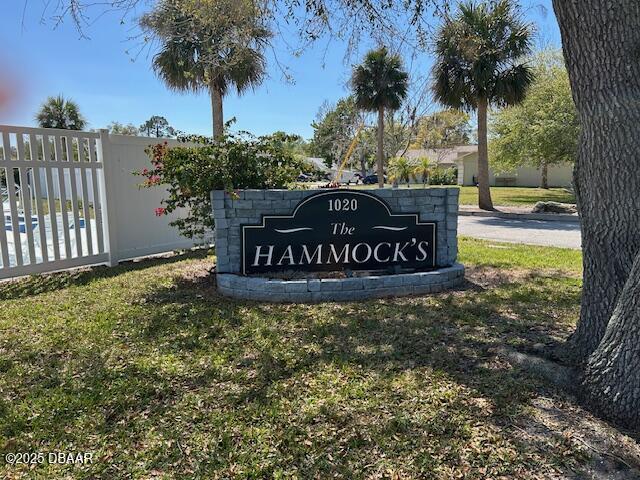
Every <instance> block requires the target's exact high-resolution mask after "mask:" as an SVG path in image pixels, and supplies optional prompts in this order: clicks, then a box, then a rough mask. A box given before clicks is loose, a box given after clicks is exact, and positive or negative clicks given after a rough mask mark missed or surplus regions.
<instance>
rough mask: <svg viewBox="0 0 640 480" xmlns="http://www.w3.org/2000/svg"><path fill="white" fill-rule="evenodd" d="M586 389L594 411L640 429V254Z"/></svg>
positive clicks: (588, 370)
mask: <svg viewBox="0 0 640 480" xmlns="http://www.w3.org/2000/svg"><path fill="white" fill-rule="evenodd" d="M584 390H585V392H586V393H587V399H588V402H589V404H590V406H591V408H592V410H595V411H596V412H597V413H599V414H600V415H601V416H603V417H605V418H607V419H609V420H611V421H613V422H616V423H620V424H623V425H625V427H627V428H632V429H635V430H640V254H638V255H637V256H636V260H635V263H634V266H633V269H632V270H631V273H630V274H629V278H628V279H627V282H626V284H625V287H624V289H623V290H622V293H621V294H620V297H619V299H618V303H617V305H616V308H615V310H614V312H613V316H612V317H611V320H609V324H608V326H607V329H606V332H605V335H604V338H603V339H602V342H600V345H599V346H598V348H597V349H596V351H595V352H593V354H592V355H591V356H590V357H589V361H588V363H587V368H586V370H585V375H584Z"/></svg>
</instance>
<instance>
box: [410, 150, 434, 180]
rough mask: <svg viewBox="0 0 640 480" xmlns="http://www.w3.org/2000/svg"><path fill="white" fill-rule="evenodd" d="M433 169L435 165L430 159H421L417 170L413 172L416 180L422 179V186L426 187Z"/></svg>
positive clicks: (416, 166) (416, 167) (417, 164)
mask: <svg viewBox="0 0 640 480" xmlns="http://www.w3.org/2000/svg"><path fill="white" fill-rule="evenodd" d="M432 167H433V163H432V162H431V159H430V158H429V157H420V158H419V159H418V161H417V162H416V165H415V168H414V170H413V175H414V177H415V179H416V180H417V179H418V178H421V179H422V186H423V187H425V186H426V185H427V183H428V182H429V174H430V173H431V168H432Z"/></svg>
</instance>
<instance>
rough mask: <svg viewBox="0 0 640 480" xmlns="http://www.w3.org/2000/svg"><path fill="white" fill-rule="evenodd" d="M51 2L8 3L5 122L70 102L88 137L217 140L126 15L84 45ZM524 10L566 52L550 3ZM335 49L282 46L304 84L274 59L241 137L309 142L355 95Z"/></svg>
mask: <svg viewBox="0 0 640 480" xmlns="http://www.w3.org/2000/svg"><path fill="white" fill-rule="evenodd" d="M25 2H27V3H26V8H25ZM45 2H46V0H8V1H4V2H2V4H1V5H0V20H1V23H2V28H1V29H0V45H2V48H1V49H0V64H1V65H3V67H4V68H2V69H1V70H0V82H2V81H3V79H2V77H1V75H4V78H5V80H4V82H5V83H6V77H7V75H9V76H10V78H11V79H12V83H13V84H15V85H16V86H17V88H16V89H15V90H17V93H16V94H15V95H14V97H15V101H14V102H13V106H12V108H10V109H8V110H6V109H5V110H0V123H4V124H13V125H34V123H35V122H34V115H35V112H36V111H37V109H38V107H39V105H40V104H41V103H42V102H43V100H44V99H45V98H46V97H47V96H49V95H56V94H58V93H62V94H64V95H65V96H69V97H71V98H72V99H73V100H75V101H76V102H77V103H78V104H79V105H80V108H81V111H82V113H83V114H84V116H85V117H86V118H87V120H88V121H89V128H103V127H105V126H106V125H107V124H108V123H110V122H111V121H113V120H116V121H119V122H122V123H129V122H131V123H133V124H134V125H136V126H137V125H140V124H141V123H142V122H143V121H144V120H146V119H147V118H149V117H150V116H151V115H162V116H164V117H166V118H167V119H168V120H169V122H170V123H171V124H172V125H173V126H174V127H176V128H178V129H179V130H182V131H186V132H189V133H200V134H207V135H208V134H210V131H211V111H210V103H209V99H208V96H206V95H204V94H201V95H194V94H180V93H175V92H171V91H169V90H168V89H167V88H165V86H164V85H163V84H162V83H161V82H160V81H159V80H158V79H157V78H156V77H155V75H154V73H153V72H152V71H151V69H150V62H151V57H150V55H149V54H148V53H143V54H142V55H139V56H138V57H137V58H135V59H133V58H132V55H131V54H129V55H128V54H127V53H126V51H127V50H135V49H136V48H135V47H136V42H135V41H131V40H128V39H129V37H131V36H132V34H134V33H135V31H134V30H132V29H133V23H132V21H129V22H127V23H125V24H123V25H121V24H120V21H119V20H120V18H119V17H118V16H117V15H115V14H105V15H103V16H101V17H100V18H99V19H97V20H96V21H95V22H94V23H93V24H92V25H91V26H89V27H86V29H85V33H86V34H87V36H89V37H90V38H89V39H86V38H80V36H79V34H78V32H77V31H76V29H75V27H74V26H73V25H72V24H71V22H69V21H66V22H65V23H63V24H62V25H60V26H58V27H57V28H54V27H53V24H52V23H51V22H50V21H45V22H43V21H42V12H43V5H44V3H45ZM523 6H524V7H525V11H526V15H527V17H528V18H529V20H530V21H532V22H534V23H535V24H536V25H537V29H538V39H537V43H538V44H539V45H542V44H544V45H554V46H559V44H560V38H559V31H558V26H557V23H556V20H555V17H554V14H553V9H552V8H551V0H530V1H525V2H523ZM365 46H366V45H365ZM326 47H327V44H326V42H325V41H321V42H319V43H318V44H316V45H315V46H313V47H312V48H309V49H307V50H306V51H305V52H304V54H303V55H302V56H301V57H299V58H292V57H291V56H290V55H289V54H288V53H287V50H286V48H285V47H284V44H283V42H280V41H277V42H276V47H275V50H276V53H277V55H278V59H279V60H280V62H282V63H284V64H285V65H286V66H287V67H288V68H289V73H290V74H291V75H292V76H293V78H294V82H295V83H293V84H292V83H287V82H286V81H284V80H283V79H282V75H281V73H280V71H279V70H278V68H277V67H276V66H275V63H274V62H273V59H272V58H271V63H270V75H269V78H268V79H267V80H266V81H265V82H264V84H263V85H262V86H261V87H260V88H258V89H257V90H256V91H255V92H251V91H249V92H247V93H246V94H244V95H243V96H242V97H237V96H236V95H229V96H228V97H226V98H225V104H224V108H225V112H224V113H225V118H226V119H228V118H231V117H236V119H237V123H236V125H235V127H234V128H235V129H242V130H248V131H251V132H253V133H255V134H258V135H260V134H266V133H270V132H273V131H276V130H284V131H287V132H290V133H298V134H300V135H302V136H303V137H305V138H310V137H311V136H312V135H313V129H312V128H311V126H310V124H311V122H312V121H313V119H314V118H315V116H316V114H317V112H318V109H319V107H320V106H321V105H322V103H323V102H325V101H328V102H335V101H336V100H338V99H339V98H340V97H342V96H344V95H345V94H347V88H346V86H345V84H346V81H347V79H348V76H349V73H350V65H351V64H352V63H355V62H356V61H357V59H358V57H352V58H349V59H347V60H346V61H345V52H346V46H345V44H344V43H342V42H340V41H332V42H331V44H330V45H329V48H326ZM430 63H431V60H430V58H428V56H426V55H425V56H424V57H423V58H421V60H420V62H419V65H420V68H421V69H428V67H429V65H430ZM2 71H4V72H5V73H4V74H3V73H2ZM7 72H8V73H7Z"/></svg>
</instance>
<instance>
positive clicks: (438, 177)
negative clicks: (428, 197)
mask: <svg viewBox="0 0 640 480" xmlns="http://www.w3.org/2000/svg"><path fill="white" fill-rule="evenodd" d="M457 183H458V169H457V168H455V167H450V168H440V167H438V168H434V169H433V170H431V174H430V175H429V184H430V185H456V184H457Z"/></svg>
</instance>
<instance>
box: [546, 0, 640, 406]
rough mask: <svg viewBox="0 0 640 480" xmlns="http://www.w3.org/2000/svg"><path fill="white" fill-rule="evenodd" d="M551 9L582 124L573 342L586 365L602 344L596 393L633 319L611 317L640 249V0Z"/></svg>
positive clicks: (564, 0)
mask: <svg viewBox="0 0 640 480" xmlns="http://www.w3.org/2000/svg"><path fill="white" fill-rule="evenodd" d="M553 6H554V10H555V12H556V16H557V18H558V22H559V24H560V30H561V34H562V44H563V50H564V56H565V60H566V62H567V69H568V71H569V78H570V81H571V88H572V92H573V98H574V101H575V104H576V107H577V109H578V114H579V118H580V123H581V126H582V131H581V139H580V143H579V148H578V158H577V161H576V165H575V169H574V184H575V190H576V197H577V202H578V210H579V213H580V217H581V228H582V248H583V267H584V268H583V272H584V273H583V275H584V282H583V292H582V303H581V311H580V319H579V321H578V326H577V328H576V331H575V333H574V334H573V335H572V337H571V338H570V341H569V346H570V347H572V350H573V353H574V354H575V356H576V360H577V361H578V362H580V363H583V362H585V361H586V360H587V359H588V357H589V355H590V354H591V353H593V352H594V351H595V350H596V349H598V352H599V353H598V354H597V360H596V359H595V357H594V362H596V363H595V364H593V366H591V367H590V368H589V369H588V370H587V372H586V376H585V380H584V381H585V385H589V384H591V383H593V384H594V388H591V389H587V391H588V392H591V394H592V395H593V394H595V392H597V391H598V389H597V388H596V386H597V385H599V384H600V382H599V380H598V378H597V377H598V375H599V374H598V373H596V372H598V371H599V370H598V369H596V368H595V365H601V364H603V363H602V362H603V361H604V360H603V356H606V355H613V352H615V351H616V348H618V347H616V346H615V345H614V344H613V343H612V342H619V341H620V337H619V335H633V332H631V331H628V332H627V333H624V332H616V331H615V330H617V329H619V328H626V326H628V324H629V321H626V322H625V321H622V320H618V321H616V322H611V324H610V322H609V320H610V319H611V317H612V314H613V312H614V308H615V307H616V304H617V303H619V300H621V301H622V299H621V298H620V295H621V292H622V290H623V287H624V285H625V282H627V279H629V273H630V272H631V268H632V265H633V262H634V260H635V258H636V256H637V254H638V251H639V250H640V170H639V166H640V101H638V99H640V62H639V61H638V52H640V2H638V1H637V0H610V1H607V2H602V1H601V0H580V1H579V2H578V1H576V0H553ZM630 280H631V279H630ZM628 300H630V299H629V298H628V295H627V297H625V298H624V301H628ZM618 311H619V313H618V315H619V316H624V315H625V314H626V313H625V312H627V310H626V309H624V308H622V306H620V307H619V310H618ZM610 330H611V331H610ZM605 332H607V334H606V338H605V339H604V340H603V337H605ZM625 338H626V337H625ZM601 341H602V343H601ZM634 352H635V355H639V354H640V343H636V344H635V346H634ZM625 355H627V353H625ZM610 361H612V362H614V363H615V361H616V360H615V359H614V358H612V359H611V360H610ZM589 365H592V363H591V362H590V363H589ZM638 375H640V371H638V370H636V371H635V372H634V376H635V377H637V376H638ZM610 380H611V381H615V382H620V383H624V382H632V381H635V380H636V378H634V379H633V380H632V379H630V378H623V377H616V378H615V380H614V379H613V378H612V379H610ZM615 391H616V389H610V390H608V391H607V392H608V393H606V394H605V393H603V397H602V398H601V399H600V400H599V401H600V402H605V403H606V402H610V401H613V400H614V396H615V393H614V392H615ZM618 391H619V392H623V389H622V388H620V389H618ZM615 401H616V402H622V400H620V399H617V400H615Z"/></svg>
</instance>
